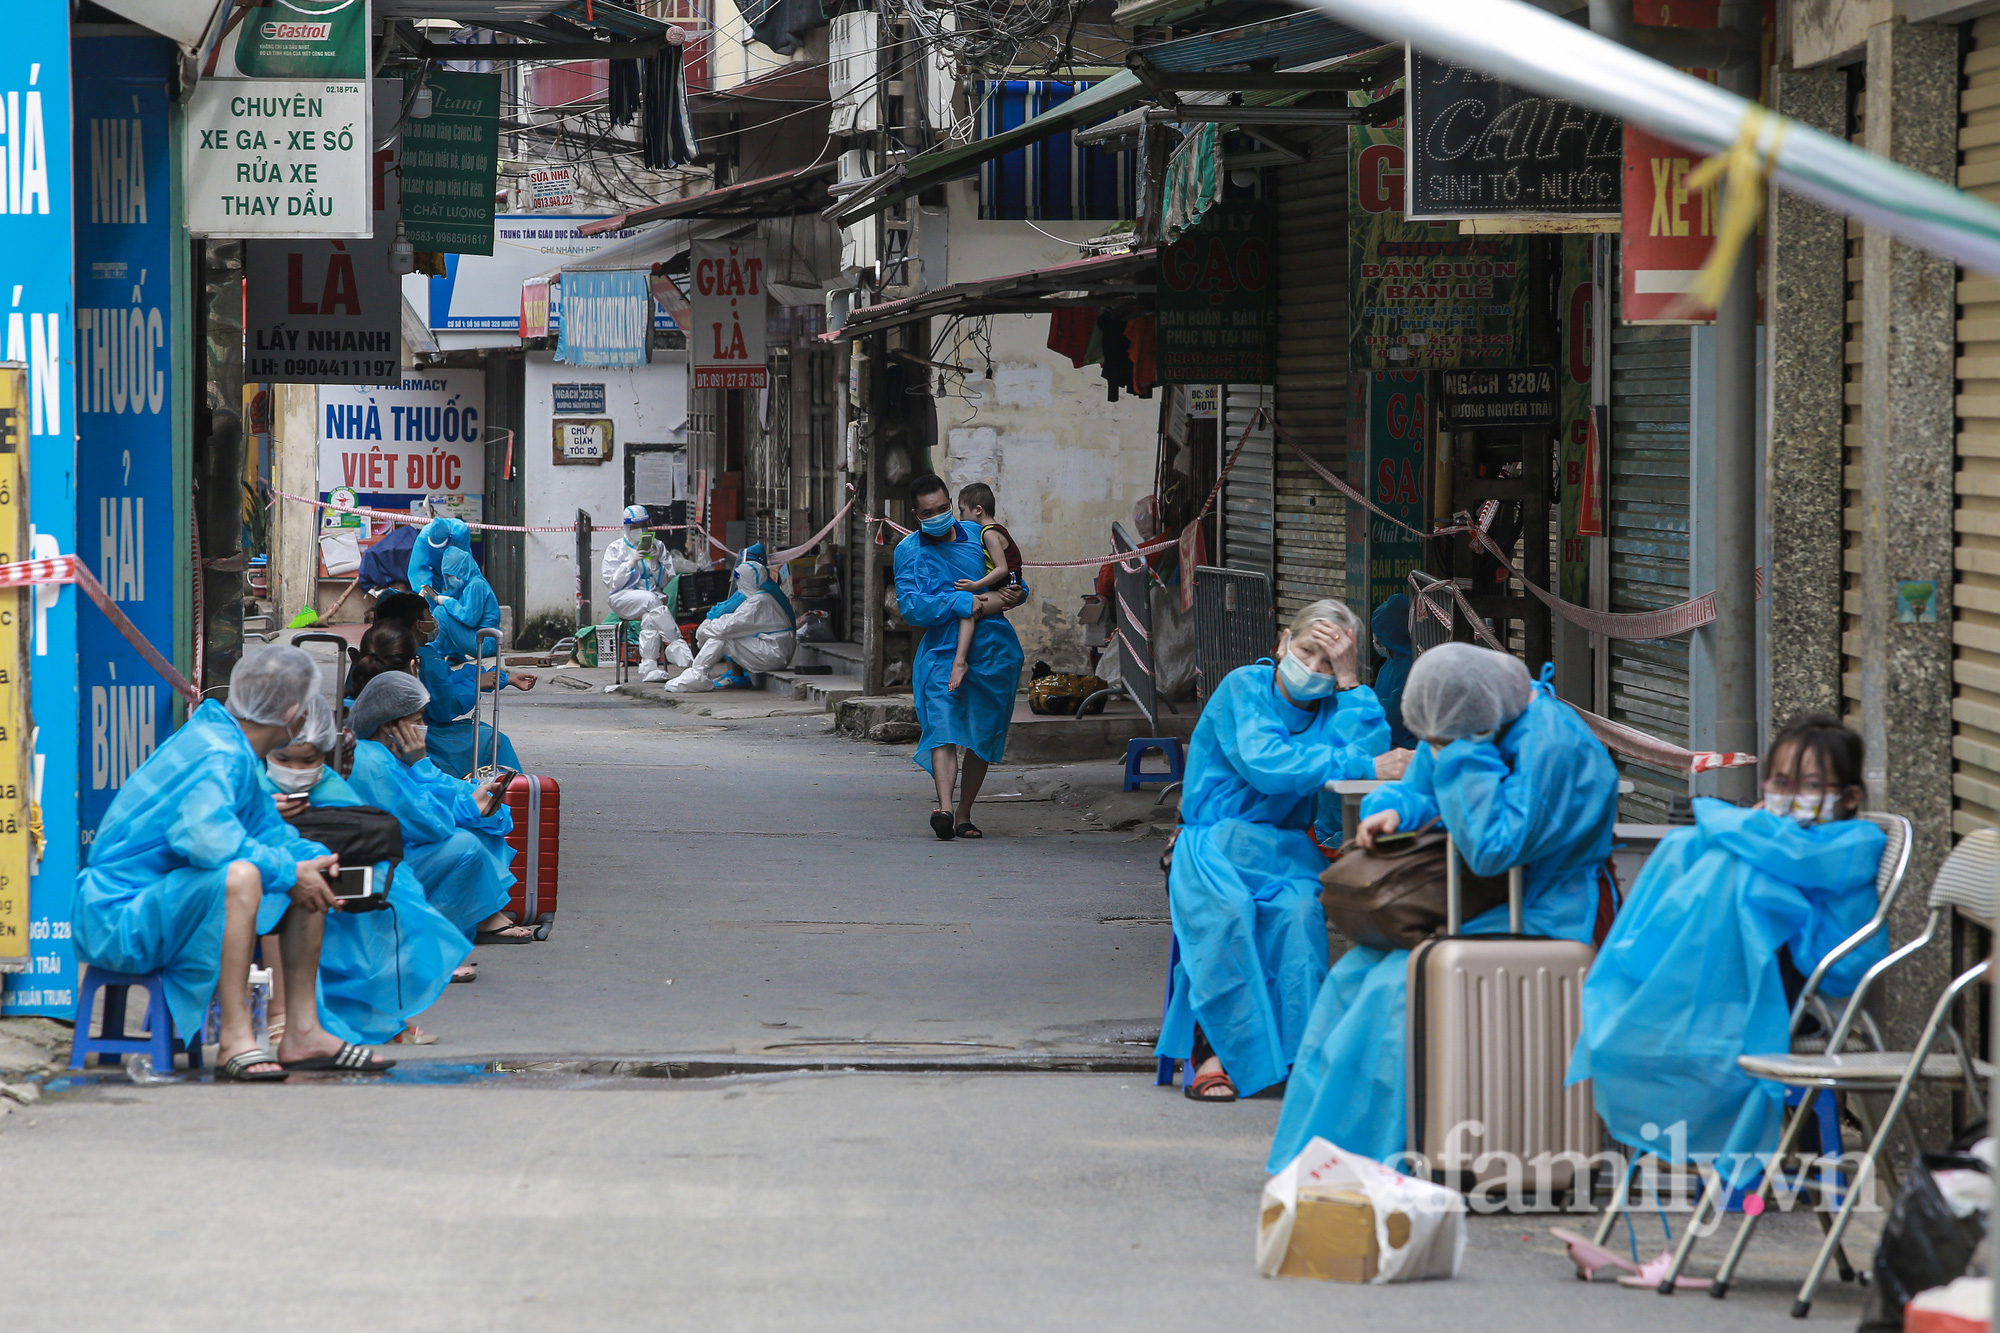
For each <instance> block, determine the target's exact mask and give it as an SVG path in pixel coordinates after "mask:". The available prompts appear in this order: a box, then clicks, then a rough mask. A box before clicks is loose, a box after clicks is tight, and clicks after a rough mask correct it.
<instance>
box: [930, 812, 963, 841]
mask: <svg viewBox="0 0 2000 1333" xmlns="http://www.w3.org/2000/svg"><path fill="white" fill-rule="evenodd" d="M931 832H933V833H935V834H937V835H938V841H939V842H950V841H951V840H952V839H953V838H955V837H957V836H958V835H957V832H956V831H955V830H954V829H953V828H952V826H951V811H949V810H933V811H931Z"/></svg>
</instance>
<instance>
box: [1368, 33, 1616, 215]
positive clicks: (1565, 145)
mask: <svg viewBox="0 0 2000 1333" xmlns="http://www.w3.org/2000/svg"><path fill="white" fill-rule="evenodd" d="M1406 86H1407V88H1408V96H1409V144H1410V164H1409V183H1408V186H1407V189H1408V192H1409V194H1408V199H1407V200H1406V203H1407V212H1406V216H1407V217H1408V218H1409V220H1410V221H1412V222H1414V221H1418V220H1421V219H1438V218H1472V217H1496V216H1499V217H1516V216H1534V217H1565V218H1577V217H1617V216H1618V183H1619V177H1620V174H1621V159H1622V157H1623V142H1622V140H1621V138H1620V136H1619V127H1620V125H1621V123H1622V122H1620V121H1619V120H1618V119H1617V118H1616V117H1613V116H1607V115H1605V114H1603V113H1602V112H1599V111H1592V110H1590V109H1589V108H1587V107H1581V106H1578V105H1576V104H1575V103H1574V102H1565V101H1562V100H1560V99H1558V98H1554V97H1540V96H1537V95H1536V94H1534V93H1530V92H1527V91H1525V90H1523V89H1520V88H1516V87H1513V86H1512V85H1511V84H1505V83H1502V82H1500V81H1499V80H1498V79H1495V78H1491V77H1489V76H1488V75H1485V74H1482V73H1480V72H1479V71H1477V70H1473V69H1468V68H1466V67H1465V66H1463V65H1455V64H1453V63H1451V62H1450V61H1448V60H1438V59H1435V58H1433V57H1431V56H1427V55H1424V54H1423V53H1421V52H1417V51H1412V52H1410V55H1409V77H1408V79H1407V81H1406Z"/></svg>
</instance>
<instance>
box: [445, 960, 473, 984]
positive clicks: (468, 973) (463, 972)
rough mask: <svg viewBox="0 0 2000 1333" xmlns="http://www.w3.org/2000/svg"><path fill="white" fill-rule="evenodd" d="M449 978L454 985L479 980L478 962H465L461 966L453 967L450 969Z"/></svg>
mask: <svg viewBox="0 0 2000 1333" xmlns="http://www.w3.org/2000/svg"><path fill="white" fill-rule="evenodd" d="M451 980H452V984H454V985H464V984H465V983H467V982H472V981H477V980H479V964H477V963H466V964H464V965H463V966H460V967H454V968H453V969H452V970H451Z"/></svg>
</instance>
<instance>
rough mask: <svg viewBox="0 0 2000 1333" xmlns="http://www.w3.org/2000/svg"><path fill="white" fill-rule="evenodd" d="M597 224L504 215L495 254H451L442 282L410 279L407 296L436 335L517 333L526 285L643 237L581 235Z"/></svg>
mask: <svg viewBox="0 0 2000 1333" xmlns="http://www.w3.org/2000/svg"><path fill="white" fill-rule="evenodd" d="M406 184H407V182H406ZM598 220H599V215H597V214H561V213H551V214H548V215H547V216H539V217H538V216H536V215H534V214H531V213H503V214H501V215H500V216H499V217H498V218H496V219H495V220H494V227H493V238H494V239H493V250H492V253H490V254H485V255H470V254H467V255H458V254H447V255H446V256H445V257H444V276H443V277H427V276H425V275H424V274H421V273H412V274H409V275H408V276H406V277H405V278H404V279H403V295H404V296H406V297H408V298H409V301H410V305H411V307H412V308H414V309H415V310H417V311H418V312H419V313H421V314H423V315H424V317H425V318H426V320H427V321H428V322H429V324H430V327H431V328H433V329H452V330H473V329H485V330H493V331H500V332H506V333H514V332H516V331H517V330H519V328H520V326H521V301H522V291H521V289H522V285H523V284H524V283H526V282H527V281H528V279H530V278H534V277H536V276H538V275H540V274H546V273H550V272H552V271H554V270H556V269H559V268H561V267H562V266H563V265H564V264H565V263H567V262H569V261H571V260H582V259H588V258H589V257H590V256H592V255H594V254H596V253H597V252H598V251H600V250H602V249H604V248H605V247H606V246H607V245H614V244H616V243H618V242H619V241H626V240H630V239H631V238H632V237H634V236H637V235H638V234H639V229H638V228H636V227H624V228H621V229H619V230H617V231H608V232H604V233H603V234H601V235H597V236H585V235H583V234H582V232H581V231H580V230H579V229H580V228H581V227H582V226H583V225H584V224H585V223H586V222H596V221H598ZM550 299H551V300H552V301H553V299H554V298H553V294H551V298H550ZM541 336H544V337H545V336H547V335H546V334H544V335H541Z"/></svg>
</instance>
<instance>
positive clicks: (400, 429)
mask: <svg viewBox="0 0 2000 1333" xmlns="http://www.w3.org/2000/svg"><path fill="white" fill-rule="evenodd" d="M485 405H486V376H485V373H484V372H482V371H477V370H431V371H424V372H422V373H417V372H411V373H409V374H406V375H404V376H403V377H402V379H401V380H400V381H398V382H396V383H393V384H371V385H352V386H350V385H333V384H327V385H322V386H320V390H319V412H318V418H319V492H320V499H322V500H329V502H330V497H331V495H332V492H333V491H334V489H335V488H336V487H340V486H347V487H351V488H353V490H354V492H355V498H356V500H357V501H358V502H359V504H360V506H361V507H362V508H364V509H398V510H407V509H409V508H411V506H412V505H413V504H417V503H420V502H422V501H424V500H426V499H427V497H429V496H432V495H467V496H476V495H479V494H481V493H482V492H483V491H484V490H485V477H486V446H485V443H484V441H485V435H486V432H485V428H484V425H483V422H482V418H483V415H484V410H485Z"/></svg>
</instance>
